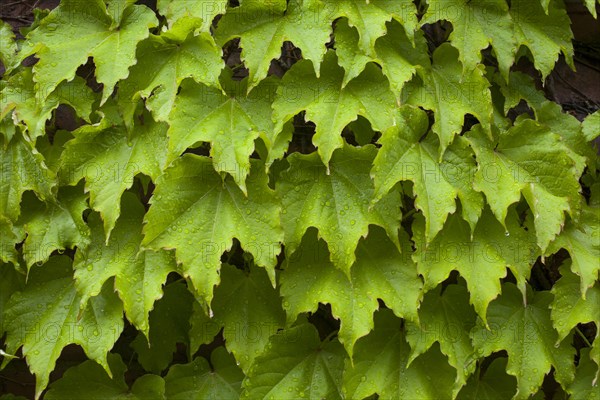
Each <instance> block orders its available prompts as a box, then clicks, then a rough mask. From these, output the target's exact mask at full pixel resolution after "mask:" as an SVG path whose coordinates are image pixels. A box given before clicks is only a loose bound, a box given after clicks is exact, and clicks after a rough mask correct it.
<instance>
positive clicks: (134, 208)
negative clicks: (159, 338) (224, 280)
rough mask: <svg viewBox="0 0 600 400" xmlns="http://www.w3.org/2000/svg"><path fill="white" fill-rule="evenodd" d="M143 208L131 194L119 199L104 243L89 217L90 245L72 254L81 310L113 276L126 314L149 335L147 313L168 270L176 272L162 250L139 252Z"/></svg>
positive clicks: (98, 226) (172, 259)
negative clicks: (116, 215) (119, 210)
mask: <svg viewBox="0 0 600 400" xmlns="http://www.w3.org/2000/svg"><path fill="white" fill-rule="evenodd" d="M144 212H145V210H144V206H143V205H142V204H141V203H140V202H139V200H138V199H137V198H136V196H135V195H133V194H132V193H129V192H127V193H125V194H124V195H123V198H122V215H121V217H120V218H119V219H118V220H117V224H116V225H115V229H114V230H113V233H112V235H111V237H110V239H109V241H108V243H105V240H104V231H103V229H102V220H101V219H100V216H99V214H97V213H93V214H91V215H90V216H89V217H88V224H89V226H90V229H91V243H90V246H89V247H87V248H78V249H77V252H76V253H75V262H74V266H73V267H74V269H75V280H76V281H77V283H76V286H77V290H78V292H79V293H81V307H84V306H85V305H86V303H87V301H88V299H89V298H90V297H92V296H95V295H97V294H98V293H99V292H100V289H101V287H102V285H104V282H106V281H107V280H108V279H109V278H111V277H115V291H116V292H117V293H118V294H119V297H120V298H121V300H122V301H123V306H124V309H125V314H126V315H127V318H128V319H129V320H130V321H131V322H132V323H133V325H134V326H135V327H136V328H137V329H139V330H140V331H142V332H143V333H144V334H145V335H146V336H148V330H149V329H150V327H149V325H148V314H149V313H150V311H151V310H152V309H153V308H154V302H155V301H156V300H158V299H160V298H161V297H162V295H163V291H162V285H163V283H164V282H165V281H166V280H167V275H168V274H169V272H171V271H177V263H176V261H175V255H174V254H173V253H172V252H167V251H165V250H162V251H159V252H153V251H140V248H139V246H140V243H141V242H142V220H143V218H144Z"/></svg>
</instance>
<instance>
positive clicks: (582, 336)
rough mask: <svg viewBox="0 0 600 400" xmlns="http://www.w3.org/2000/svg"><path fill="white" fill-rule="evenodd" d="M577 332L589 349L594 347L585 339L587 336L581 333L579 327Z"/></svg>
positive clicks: (576, 328) (576, 329)
mask: <svg viewBox="0 0 600 400" xmlns="http://www.w3.org/2000/svg"><path fill="white" fill-rule="evenodd" d="M575 332H577V334H578V335H579V336H581V338H582V339H583V341H584V342H585V344H586V345H587V347H592V344H591V343H590V341H589V340H588V338H586V337H585V335H584V334H583V332H581V331H580V330H579V328H578V327H575Z"/></svg>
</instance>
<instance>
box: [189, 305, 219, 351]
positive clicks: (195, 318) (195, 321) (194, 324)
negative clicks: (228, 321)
mask: <svg viewBox="0 0 600 400" xmlns="http://www.w3.org/2000/svg"><path fill="white" fill-rule="evenodd" d="M221 328H222V325H219V324H218V323H217V322H215V320H214V319H212V318H211V317H210V316H208V315H207V314H206V312H205V311H204V307H202V304H201V303H200V302H199V301H194V304H193V306H192V315H190V332H189V337H190V351H189V352H190V354H195V353H196V352H197V351H198V349H199V348H200V346H201V345H203V344H209V343H211V342H212V341H213V339H214V338H215V336H216V335H217V334H218V333H219V331H220V330H221Z"/></svg>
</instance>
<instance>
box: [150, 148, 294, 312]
mask: <svg viewBox="0 0 600 400" xmlns="http://www.w3.org/2000/svg"><path fill="white" fill-rule="evenodd" d="M212 164H213V163H212V161H211V159H210V158H207V157H201V156H197V155H194V154H186V155H184V156H183V157H181V158H179V159H177V160H175V161H174V162H173V163H172V164H171V166H170V167H169V168H168V169H167V170H166V171H165V173H164V174H163V175H161V176H160V177H159V178H158V179H157V180H156V189H155V191H154V195H153V196H152V198H151V200H150V203H151V206H150V210H149V211H148V213H147V214H146V217H145V220H144V221H145V226H144V240H143V242H142V247H144V248H150V249H155V250H158V249H161V248H167V249H176V256H177V260H178V261H179V262H180V263H181V264H183V265H182V266H181V268H182V271H183V274H184V275H185V276H186V277H190V278H191V280H192V282H193V284H194V287H195V288H196V290H197V291H198V294H199V295H200V296H201V297H202V298H203V299H204V301H205V302H206V304H210V300H211V298H212V293H213V286H214V285H217V284H218V283H219V272H218V271H219V268H220V267H221V255H222V254H223V253H224V252H225V251H228V250H230V249H231V246H232V240H233V238H237V239H238V240H239V241H240V243H241V246H242V248H243V249H244V250H246V251H248V252H249V253H252V255H253V256H254V261H255V262H256V264H257V265H260V266H264V267H266V268H267V272H268V273H269V278H270V279H271V282H274V281H275V270H274V267H275V265H276V264H277V255H278V254H279V252H280V251H281V250H280V249H281V248H280V242H282V241H283V232H282V230H281V227H280V221H279V213H280V204H279V201H277V199H276V197H275V193H274V192H273V191H272V190H271V189H270V188H269V187H268V185H267V175H266V173H265V172H264V165H262V164H261V163H260V162H258V161H256V162H255V161H253V162H252V163H251V169H250V174H249V175H248V181H249V182H251V185H248V196H247V197H246V196H245V195H244V193H242V191H241V190H240V188H239V187H238V186H237V185H236V184H235V182H234V181H233V179H232V178H231V177H230V176H227V177H225V178H224V179H222V178H221V176H220V175H219V174H218V173H217V172H215V170H214V169H213V166H212Z"/></svg>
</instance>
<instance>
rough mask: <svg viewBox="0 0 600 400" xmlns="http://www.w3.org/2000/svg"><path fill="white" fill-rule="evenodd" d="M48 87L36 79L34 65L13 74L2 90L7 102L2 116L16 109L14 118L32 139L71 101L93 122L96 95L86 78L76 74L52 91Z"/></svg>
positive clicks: (0, 115) (3, 107)
mask: <svg viewBox="0 0 600 400" xmlns="http://www.w3.org/2000/svg"><path fill="white" fill-rule="evenodd" d="M45 90H46V88H44V87H42V86H41V85H40V84H39V83H35V82H34V81H33V74H32V70H31V69H30V68H26V69H23V70H21V72H19V73H17V74H15V75H13V76H11V77H10V78H9V79H8V81H7V82H6V86H5V87H4V89H2V92H1V93H0V96H2V103H3V106H2V110H1V113H0V118H4V116H5V115H7V114H8V113H10V112H11V111H12V118H13V121H18V124H19V125H21V126H22V128H23V130H24V131H26V132H27V137H28V138H29V139H30V140H31V141H32V142H35V141H36V139H37V138H38V137H40V136H43V135H44V134H45V132H46V121H48V120H49V119H50V118H51V117H52V112H53V111H54V110H56V108H58V106H59V104H68V105H69V106H71V107H72V108H73V110H75V112H76V114H77V115H78V116H80V117H81V118H83V119H84V120H85V121H87V122H90V114H91V112H92V103H94V101H95V99H96V96H95V95H94V93H93V92H92V89H90V88H89V87H88V86H87V85H86V82H85V80H84V79H83V78H80V77H78V76H76V77H75V78H74V79H73V80H72V81H70V82H63V83H61V84H60V85H58V87H57V88H56V90H54V91H53V92H51V93H45Z"/></svg>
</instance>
